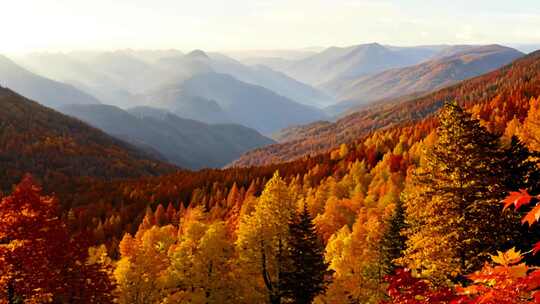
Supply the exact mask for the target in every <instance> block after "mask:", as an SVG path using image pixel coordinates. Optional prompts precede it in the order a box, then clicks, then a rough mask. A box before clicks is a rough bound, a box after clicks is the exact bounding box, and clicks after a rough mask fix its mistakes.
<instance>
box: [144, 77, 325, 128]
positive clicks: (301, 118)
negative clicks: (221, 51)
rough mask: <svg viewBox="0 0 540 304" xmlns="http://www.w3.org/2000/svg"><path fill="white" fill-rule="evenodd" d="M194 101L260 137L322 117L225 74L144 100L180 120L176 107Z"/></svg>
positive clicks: (197, 79)
mask: <svg viewBox="0 0 540 304" xmlns="http://www.w3.org/2000/svg"><path fill="white" fill-rule="evenodd" d="M194 97H200V98H203V99H205V100H207V101H215V102H216V103H217V104H218V105H219V108H220V109H221V110H222V111H223V113H226V119H230V121H231V122H235V123H239V124H242V125H244V126H247V127H250V128H253V129H256V130H257V131H259V132H261V133H263V134H271V133H273V132H275V131H277V130H280V129H282V128H285V127H289V126H292V125H298V124H303V123H308V122H311V121H315V120H319V119H322V118H324V117H325V115H324V114H323V113H322V111H320V110H318V109H316V108H313V107H309V106H306V105H302V104H299V103H296V102H294V101H292V100H290V99H288V98H286V97H283V96H281V95H278V94H276V93H274V92H272V91H270V90H268V89H265V88H263V87H261V86H257V85H251V84H247V83H245V82H241V81H239V80H237V79H235V78H234V77H232V76H230V75H228V74H220V73H214V72H210V73H205V74H198V75H195V76H193V77H191V78H189V79H187V80H185V81H183V82H181V83H179V84H173V85H168V86H164V87H162V88H159V89H157V90H156V91H155V92H153V93H150V94H148V95H146V96H144V98H145V99H146V100H147V103H149V104H155V105H158V106H160V107H162V108H166V109H169V110H171V111H173V112H175V114H177V115H179V116H183V114H182V113H181V112H180V110H179V107H182V104H183V103H184V102H185V101H186V100H189V99H190V98H194ZM217 110H219V109H217ZM226 119H224V120H226Z"/></svg>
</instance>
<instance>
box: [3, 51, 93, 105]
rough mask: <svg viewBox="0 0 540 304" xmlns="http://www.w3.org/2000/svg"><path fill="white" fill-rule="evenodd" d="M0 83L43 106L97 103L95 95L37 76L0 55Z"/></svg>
mask: <svg viewBox="0 0 540 304" xmlns="http://www.w3.org/2000/svg"><path fill="white" fill-rule="evenodd" d="M0 85H1V86H4V87H8V88H10V89H11V90H13V91H17V92H18V93H19V94H21V95H24V96H25V97H27V98H29V99H33V100H39V102H40V103H42V104H43V105H45V106H48V107H52V108H58V107H60V106H62V105H66V104H75V103H79V104H99V103H100V101H99V100H98V99H96V98H95V97H93V96H91V95H89V94H86V93H84V92H82V91H80V90H78V89H76V88H75V87H73V86H71V85H67V84H64V83H60V82H57V81H54V80H51V79H47V78H45V77H41V76H38V75H36V74H34V73H32V72H30V71H28V70H26V69H24V68H22V67H21V66H19V65H17V64H16V63H15V62H13V61H12V60H10V59H8V58H7V57H5V56H2V55H0Z"/></svg>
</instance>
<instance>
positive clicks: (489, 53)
mask: <svg viewBox="0 0 540 304" xmlns="http://www.w3.org/2000/svg"><path fill="white" fill-rule="evenodd" d="M523 55H524V54H523V53H521V52H519V51H517V50H515V49H512V48H509V47H504V46H500V45H486V46H469V45H466V46H454V47H449V48H445V49H444V50H442V51H440V52H438V53H437V54H436V55H435V56H434V58H433V59H430V60H427V61H424V62H422V63H419V64H417V65H413V66H409V67H404V68H395V69H390V70H386V71H383V72H380V73H377V74H374V75H365V76H361V77H358V78H352V79H348V80H340V81H333V82H331V83H326V84H325V85H324V86H325V89H326V90H328V91H332V92H333V93H334V94H335V95H336V98H337V99H338V100H340V101H341V102H339V103H337V104H335V105H333V106H331V107H330V108H329V109H330V112H331V113H332V114H338V113H341V112H343V111H346V110H348V109H351V108H355V107H358V106H360V105H363V104H366V103H368V102H371V101H375V100H381V99H387V98H394V97H398V96H403V95H409V94H412V93H422V92H429V91H432V90H435V89H438V88H442V87H445V86H449V85H452V84H454V83H457V82H459V81H461V80H464V79H468V78H471V77H474V76H478V75H481V74H484V73H487V72H489V71H492V70H494V69H497V68H499V67H501V66H503V65H505V64H508V63H510V62H512V61H513V60H515V59H516V58H519V57H521V56H523Z"/></svg>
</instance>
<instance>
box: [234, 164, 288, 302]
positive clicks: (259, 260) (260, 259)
mask: <svg viewBox="0 0 540 304" xmlns="http://www.w3.org/2000/svg"><path fill="white" fill-rule="evenodd" d="M294 210H295V202H293V200H292V199H291V194H290V193H289V191H288V188H287V185H286V183H285V182H284V181H283V180H282V179H281V178H280V176H279V174H278V173H277V172H276V174H274V177H272V179H271V180H270V181H268V183H267V184H266V186H265V189H264V191H263V193H262V195H261V197H260V198H259V199H258V203H257V205H256V206H255V210H254V211H253V213H252V214H251V215H248V216H245V217H243V218H242V219H241V221H240V227H239V229H238V232H237V235H238V239H237V241H236V246H237V248H238V252H239V263H240V265H241V267H242V269H243V270H244V271H245V272H246V273H247V274H248V275H250V276H252V277H253V280H252V283H253V284H251V286H250V288H251V290H250V291H246V292H248V293H252V292H254V293H258V294H260V295H262V296H263V297H264V298H266V299H267V301H268V302H270V303H272V304H274V303H281V299H282V297H283V293H284V290H283V286H282V284H283V277H282V276H283V273H284V272H285V270H286V264H287V239H288V237H289V231H288V224H289V221H290V219H291V216H292V212H293V211H294Z"/></svg>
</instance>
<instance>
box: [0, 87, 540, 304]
mask: <svg viewBox="0 0 540 304" xmlns="http://www.w3.org/2000/svg"><path fill="white" fill-rule="evenodd" d="M514 92H515V94H514V95H512V96H508V97H504V99H502V98H501V99H499V98H496V99H493V100H491V101H489V102H486V103H483V104H481V105H478V106H476V107H473V108H471V109H470V110H469V111H470V112H466V111H464V110H463V109H462V108H461V107H459V106H458V105H457V103H455V102H449V103H446V104H445V105H444V107H443V108H442V110H441V111H439V112H438V115H437V117H436V118H437V119H428V120H423V121H421V122H418V123H416V124H414V125H409V126H403V127H399V128H397V127H396V128H391V129H388V130H379V131H376V132H374V133H373V134H371V135H369V136H367V137H365V138H363V139H359V140H357V141H356V142H355V143H352V144H348V145H346V144H343V145H341V146H340V148H339V149H337V150H335V151H332V152H331V153H327V154H323V155H320V156H317V157H315V158H306V159H303V160H299V161H296V162H292V163H283V164H279V165H274V166H268V167H258V168H244V169H228V170H207V171H200V172H179V173H177V174H173V175H166V176H161V177H149V178H143V179H138V180H132V181H129V180H126V181H119V182H113V183H110V182H102V183H93V184H91V185H90V184H89V186H88V187H84V188H81V189H80V190H79V191H78V193H77V195H76V196H72V197H71V199H73V200H74V203H73V204H72V205H73V206H74V207H73V208H72V209H70V210H66V213H65V214H64V216H63V217H62V218H63V221H64V222H65V225H66V227H70V229H72V231H87V228H88V227H93V228H92V229H91V230H90V231H89V232H90V235H91V236H93V239H94V244H96V245H99V244H104V245H100V246H98V247H93V248H92V250H91V251H90V253H91V254H90V256H89V257H88V259H89V261H92V262H91V264H89V265H96V267H100V269H101V270H99V271H101V273H103V272H105V273H109V274H110V275H111V278H110V280H111V281H110V285H105V286H103V287H102V288H100V289H93V290H94V291H95V293H97V296H100V297H101V298H107V297H110V296H112V295H114V297H117V299H118V301H119V302H120V303H139V302H140V303H158V302H161V301H174V302H182V301H188V302H189V301H199V300H201V299H202V301H204V302H206V303H224V302H235V303H285V302H286V301H289V300H294V301H303V302H301V303H310V302H311V301H312V300H313V299H314V301H315V303H349V302H351V301H352V302H353V303H379V302H380V301H384V300H386V301H389V302H388V303H409V302H407V301H413V299H419V298H423V297H424V298H427V299H432V300H429V302H427V303H441V304H442V303H450V301H453V300H456V301H457V300H461V301H467V302H463V303H498V302H493V301H491V302H489V299H492V298H491V297H492V296H494V295H497V297H496V299H499V298H498V297H503V296H504V297H506V299H508V301H507V302H504V303H530V302H527V301H532V300H533V296H534V292H535V291H536V290H537V289H538V288H539V286H540V284H539V282H538V279H537V278H538V271H535V268H534V266H529V265H535V264H534V263H535V259H534V256H533V255H532V254H531V253H530V249H531V248H533V245H534V244H535V242H537V241H538V240H539V239H540V234H538V233H536V231H537V230H538V228H536V227H533V228H532V229H528V228H526V227H523V226H522V225H521V219H520V216H521V215H520V214H519V213H518V212H514V211H512V210H506V211H503V204H502V200H503V199H505V197H506V196H507V194H508V193H510V192H511V191H517V190H518V189H521V190H520V191H521V192H515V193H512V196H510V197H509V198H508V199H506V200H505V202H506V206H507V207H509V206H510V205H512V204H516V207H519V206H520V205H522V204H528V203H529V202H530V201H531V200H533V199H532V196H530V195H529V193H530V194H531V195H536V194H537V193H538V191H539V190H540V189H539V188H538V180H539V176H540V169H539V167H538V157H537V154H535V153H536V152H534V151H539V149H540V145H539V140H538V138H540V134H539V133H538V131H539V130H540V128H539V126H538V121H540V120H539V118H540V116H539V115H540V100H539V99H537V98H530V99H525V98H515V99H514V97H519V96H521V94H525V92H524V91H521V90H518V91H514ZM506 107H510V108H512V109H519V110H517V111H513V112H512V113H513V115H507V114H508V113H507V112H505V110H504V109H506ZM497 109H499V110H497ZM485 113H494V114H493V115H487V116H486V115H485ZM514 114H515V115H514ZM434 118H435V117H434ZM498 130H503V131H504V132H503V133H502V136H500V137H499V135H495V134H494V133H492V132H494V131H498ZM499 134H500V133H499ZM274 172H275V173H274ZM277 172H280V173H277ZM28 183H31V181H28V180H26V181H24V182H23V183H22V184H21V185H19V187H18V188H17V190H15V192H14V193H13V194H12V195H11V196H7V197H5V198H4V200H3V201H2V206H5V207H4V208H0V210H2V212H4V213H5V212H9V210H10V209H8V206H11V202H13V201H17V202H19V201H20V202H26V201H27V200H28V199H29V198H31V197H32V198H35V197H39V196H40V194H39V192H36V191H38V190H36V188H35V187H33V186H28ZM427 198H430V199H427ZM38 205H39V204H38ZM76 205H79V207H75V206H76ZM40 212H41V211H40ZM43 212H44V211H43ZM38 214H40V213H39V212H38ZM536 218H537V217H536V211H535V209H534V210H532V213H530V214H528V215H527V217H525V219H524V222H525V221H526V222H528V223H530V224H533V223H534V222H535V221H536ZM28 220H29V221H36V220H37V219H28ZM138 223H140V225H138ZM13 225H15V226H13V227H16V225H18V224H13ZM44 225H47V224H46V222H45V224H44ZM1 227H2V226H1V225H0V228H1ZM9 227H11V230H1V229H0V232H1V231H16V230H13V227H12V226H9ZM44 231H46V230H44ZM495 231H496V232H495ZM7 233H8V235H10V233H11V232H7ZM13 237H15V238H18V236H13ZM21 237H23V236H21ZM32 246H35V245H33V243H28V244H27V245H25V246H23V247H20V248H21V250H32V248H33V247H32ZM512 247H515V249H511V250H510V251H507V252H505V253H503V251H506V250H508V249H509V248H512ZM534 248H535V249H534V250H535V251H536V250H537V249H536V248H538V247H534ZM497 251H501V252H499V254H498V255H497ZM490 255H493V256H492V257H491V258H490ZM308 256H309V259H307V257H308ZM10 258H12V256H11V255H10ZM15 258H17V256H15ZM18 259H19V260H17V259H15V260H14V261H24V259H25V257H24V256H23V257H21V256H18ZM306 259H307V260H306ZM9 263H13V262H11V260H8V264H9ZM485 263H487V264H485ZM525 263H528V264H525ZM9 265H12V264H9ZM300 265H301V266H300ZM401 267H406V269H405V270H403V269H402V268H401ZM208 269H212V271H209V272H208V271H203V270H208ZM407 269H413V270H414V271H415V277H413V276H411V273H410V272H409V270H407ZM529 269H530V271H529ZM394 271H395V276H392V275H391V274H392V273H394ZM494 271H495V272H494ZM24 274H25V273H24V272H22V273H20V272H19V273H15V274H5V275H4V281H5V282H11V284H13V286H14V287H15V290H16V293H15V294H16V295H17V296H18V297H23V298H24V299H29V297H30V296H35V295H36V293H35V292H34V293H33V292H29V291H27V290H25V289H22V287H21V285H19V283H16V282H19V281H17V279H19V278H22V277H23V276H22V275H24ZM98 274H99V273H98ZM36 275H38V276H39V275H40V274H39V273H37V274H36ZM418 276H419V278H420V279H418V278H417V277H418ZM223 278H226V280H223ZM13 280H15V281H13ZM484 280H491V281H490V282H491V283H490V284H484V282H485V281H484ZM465 282H466V283H465ZM29 284H34V285H32V286H39V287H40V288H43V292H44V293H45V294H47V292H50V293H51V295H53V296H55V297H56V296H58V295H60V294H62V293H59V292H53V290H54V289H51V288H55V286H54V282H53V283H51V285H52V286H43V285H42V284H41V283H40V281H30V282H29ZM70 284H75V283H70ZM461 284H464V285H461ZM73 286H74V285H73ZM107 286H112V287H114V288H115V290H116V291H115V292H114V293H112V292H110V289H109V287H107ZM78 288H81V290H86V289H85V288H90V287H84V288H83V287H80V286H79V287H78ZM387 289H388V291H386V290H387ZM4 290H5V289H4ZM95 293H90V295H92V296H96V295H95ZM85 296H86V295H83V296H82V297H83V299H84V300H83V302H88V303H96V301H95V300H91V298H90V299H89V298H86V297H85ZM516 297H520V298H521V299H523V301H524V302H516V301H515V299H516ZM486 301H487V302H486ZM412 303H414V302H412ZM457 303H459V302H457Z"/></svg>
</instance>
